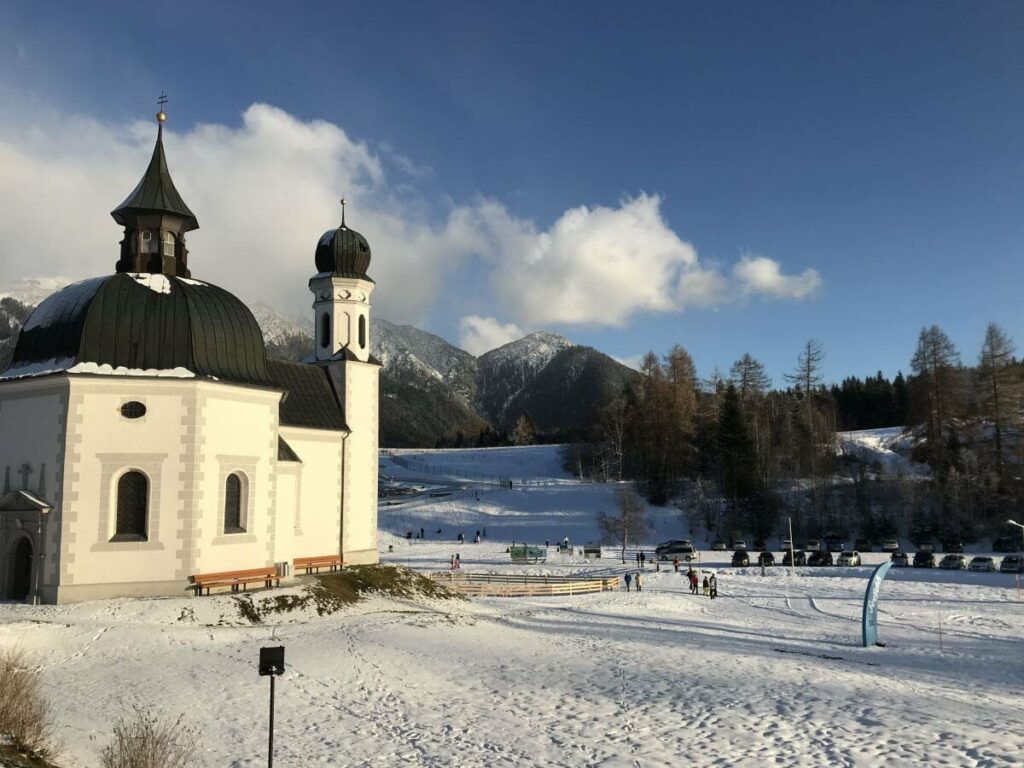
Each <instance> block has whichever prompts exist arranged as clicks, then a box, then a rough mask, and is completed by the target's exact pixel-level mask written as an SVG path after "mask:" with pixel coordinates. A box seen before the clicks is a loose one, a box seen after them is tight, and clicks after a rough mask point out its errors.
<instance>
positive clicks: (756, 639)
mask: <svg viewBox="0 0 1024 768" xmlns="http://www.w3.org/2000/svg"><path fill="white" fill-rule="evenodd" d="M546 450H548V451H549V453H548V454H547V458H545V453H544V450H540V449H525V451H523V452H519V453H517V452H516V451H508V450H507V449H506V459H507V461H504V462H503V461H502V460H501V459H500V458H496V457H498V456H500V454H498V453H489V452H482V451H464V452H454V451H452V452H445V457H447V458H442V457H438V456H436V455H434V456H430V457H425V458H428V463H429V464H430V466H436V464H437V463H438V462H439V461H443V462H448V463H449V464H450V465H451V466H450V467H449V469H450V470H451V471H452V472H451V473H450V474H452V475H454V474H455V473H456V470H457V471H458V472H462V473H468V472H472V471H476V469H475V468H477V467H479V466H480V465H481V464H484V463H487V464H489V465H490V468H491V469H492V470H494V472H495V474H502V475H511V476H513V477H515V476H516V475H515V473H514V472H513V471H512V469H513V468H514V465H515V463H516V462H518V466H520V467H524V468H525V469H523V474H522V475H521V477H522V479H524V480H526V479H528V478H532V479H534V480H536V481H537V482H536V483H534V484H533V485H532V486H529V487H527V489H526V490H517V489H516V488H515V483H514V484H513V490H512V491H508V490H504V491H498V490H495V491H482V492H480V501H479V502H477V499H476V493H477V492H478V491H477V490H472V491H469V492H466V491H460V493H461V494H462V495H461V496H459V497H457V498H455V499H453V498H452V497H430V496H429V495H425V496H424V497H423V498H418V499H414V500H411V501H409V502H408V503H409V504H410V505H411V506H410V508H409V509H406V510H404V511H403V510H402V509H401V508H399V507H395V508H387V512H385V508H382V515H381V525H382V528H385V529H387V530H391V531H395V530H404V527H405V526H407V525H408V526H412V525H413V523H414V521H416V520H420V521H422V522H423V526H424V527H427V523H428V522H430V525H436V527H435V528H434V530H435V531H436V529H437V527H440V528H442V530H443V531H444V532H445V533H444V535H445V536H446V538H445V539H444V540H436V539H432V538H428V539H427V540H413V541H411V542H410V541H407V540H405V539H404V538H402V537H396V536H394V535H392V534H389V533H386V532H385V533H383V534H382V539H381V544H382V549H383V554H382V559H383V560H384V561H385V562H388V561H390V562H401V563H405V564H409V565H411V566H413V567H415V568H419V569H424V570H427V569H437V568H440V567H442V566H445V565H446V564H447V560H448V557H449V556H450V555H451V554H452V553H453V552H455V551H459V552H460V553H461V555H462V559H463V561H464V563H465V565H464V570H483V571H515V570H518V569H519V568H521V567H520V566H512V565H511V564H509V563H508V555H507V554H506V553H505V547H506V545H507V541H508V540H510V539H511V538H512V537H513V535H514V534H521V533H522V532H523V531H529V532H530V533H529V536H528V538H531V539H533V540H536V539H537V537H538V536H540V538H544V536H543V535H541V534H543V533H544V532H546V531H550V536H548V538H550V539H552V540H554V539H556V538H560V537H561V535H570V536H571V537H573V538H574V540H575V541H580V542H582V541H584V540H586V539H587V538H590V537H591V534H592V533H593V522H592V519H593V512H594V508H595V506H596V505H600V504H606V505H608V504H610V503H611V493H612V491H611V489H610V488H608V487H606V486H596V485H585V484H578V483H575V482H573V481H571V479H569V478H567V477H566V476H565V475H564V474H562V473H560V471H558V470H557V463H556V462H555V461H554V458H553V453H551V452H550V449H546ZM530 451H533V453H530ZM457 454H462V455H457ZM478 454H484V455H483V456H477V457H474V455H478ZM384 464H385V465H388V464H390V461H389V460H384ZM404 473H405V474H406V475H407V477H411V476H412V472H411V470H404ZM394 474H402V473H399V472H397V471H396V472H395V473H394ZM545 479H547V480H551V481H558V482H552V483H551V484H550V485H548V484H544V483H543V482H541V481H543V480H545ZM456 480H457V478H455V477H454V476H451V477H447V478H444V479H443V483H447V484H448V485H449V487H456V488H458V487H461V486H460V484H459V483H458V482H456ZM396 482H399V480H397V479H396ZM404 482H407V483H408V484H409V485H416V482H415V481H414V480H411V479H407V480H406V481H404ZM443 483H442V485H439V486H437V487H444V485H443ZM609 508H610V507H609ZM392 513H393V514H394V515H405V516H406V517H405V518H403V519H402V520H400V521H398V522H396V524H395V525H392V524H391V523H390V522H389V515H391V514H392ZM451 515H461V516H462V517H461V519H459V520H458V521H455V520H452V521H450V522H443V521H444V520H445V518H446V517H447V516H451ZM391 522H395V519H393V518H392V519H391ZM484 525H486V527H487V530H488V539H487V540H485V542H484V543H482V544H479V545H477V544H472V543H466V544H464V545H461V546H460V545H458V544H456V543H454V542H453V541H452V536H453V535H454V533H455V532H457V530H462V529H465V530H466V532H467V534H475V531H476V528H477V527H478V526H480V527H483V526H484ZM662 525H663V526H664V529H663V531H662V535H664V536H669V535H680V534H684V533H685V532H684V531H682V530H681V529H679V530H672V529H671V526H672V525H676V526H677V527H679V526H681V525H682V522H681V518H680V517H679V516H678V515H674V516H670V515H668V514H667V513H666V515H665V516H664V520H663V521H662ZM417 529H418V527H417ZM563 530H565V531H568V532H569V533H568V534H563V533H562V531H563ZM517 538H518V539H519V540H522V538H523V536H522V535H517ZM389 546H390V547H393V549H394V551H393V552H392V553H388V551H387V550H388V547H389ZM883 557H884V555H882V554H880V553H876V554H874V555H871V556H869V558H870V561H871V562H879V561H881V559H882V558H883ZM703 566H704V567H705V568H707V569H710V570H715V571H717V573H718V577H719V580H720V593H721V598H720V599H719V600H715V601H710V600H708V599H706V598H704V597H696V596H692V595H690V594H689V592H688V590H687V589H686V587H685V586H684V584H683V579H682V577H681V576H680V575H677V574H674V573H672V572H671V569H668V570H667V571H662V572H660V573H655V572H653V570H652V569H651V568H650V567H649V568H648V569H647V570H648V577H647V581H646V584H645V587H644V591H643V592H642V593H640V594H637V593H628V594H627V593H624V592H616V593H603V594H596V595H587V596H576V597H571V598H566V597H561V598H508V599H500V598H485V599H476V600H473V601H447V602H429V603H424V602H413V601H407V600H394V599H385V598H373V599H371V600H368V601H366V602H364V603H361V604H359V605H357V606H354V607H352V608H350V609H347V610H345V611H343V612H341V613H338V614H335V615H333V616H329V617H324V618H317V617H315V616H310V615H292V616H287V617H285V618H283V619H282V622H281V623H280V624H278V625H276V626H269V625H262V626H251V625H248V624H247V623H246V622H244V621H243V620H242V619H241V618H240V617H239V615H238V613H237V610H236V608H235V605H234V603H233V601H232V599H231V598H230V597H228V596H214V597H207V598H197V599H167V600H117V601H105V602H96V603H86V604H79V605H72V606H45V607H36V608H33V607H30V606H23V605H10V604H8V605H0V645H9V644H17V645H19V646H21V647H23V648H25V649H27V650H29V651H31V652H32V653H33V654H35V655H36V657H37V659H38V661H39V663H40V665H41V666H42V668H43V674H44V679H45V681H46V683H47V687H48V690H49V691H50V693H51V697H52V700H53V706H54V710H55V714H56V716H57V720H58V722H59V732H60V735H61V737H62V739H63V740H64V743H65V745H66V751H65V760H64V763H65V764H67V765H68V766H93V765H95V764H96V762H95V755H96V751H97V749H98V748H99V747H100V746H102V745H103V744H104V743H105V741H106V739H107V737H108V732H109V723H110V721H111V720H112V719H113V718H114V717H115V716H116V715H117V714H119V713H121V712H122V711H124V710H125V709H126V708H127V707H128V706H129V705H130V704H132V703H140V704H145V705H151V706H153V707H155V708H156V709H158V710H160V711H163V712H167V713H171V714H174V715H177V714H178V713H181V712H185V713H186V715H187V717H188V718H189V719H190V720H192V721H194V722H197V723H199V724H200V725H201V726H202V730H203V733H204V735H203V749H204V752H203V760H202V764H203V765H204V766H211V767H212V766H217V767H218V768H222V767H223V766H257V765H263V764H264V761H265V759H266V758H265V741H266V706H267V687H268V686H267V681H266V680H265V679H263V678H259V677H258V676H257V674H256V659H257V654H258V649H259V647H260V646H261V645H268V644H278V643H280V644H283V645H285V646H286V648H287V666H288V671H287V673H286V674H285V675H284V676H283V677H282V678H281V679H280V680H279V682H278V686H277V711H276V724H277V727H276V737H275V743H276V746H277V755H276V760H277V764H278V765H281V766H315V765H336V766H370V765H374V766H376V765H380V766H391V765H399V764H401V765H422V766H448V765H458V766H505V765H507V766H513V765H515V766H523V765H564V766H599V765H600V766H662V765H668V764H672V765H675V764H687V765H722V766H726V765H750V766H754V765H757V766H760V765H764V764H772V765H794V766H795V765H799V766H816V765H840V766H877V765H881V764H882V763H888V762H890V761H891V762H892V763H893V764H897V765H929V766H936V765H949V766H1004V765H1005V766H1009V765H1021V764H1022V750H1024V736H1022V734H1024V707H1022V697H1021V691H1022V690H1024V654H1022V650H1024V600H1022V599H1021V596H1020V594H1019V593H1018V591H1017V589H1016V587H1015V582H1014V578H1013V577H1012V576H1009V575H1005V574H970V573H963V572H939V571H932V572H922V571H913V570H900V571H895V570H894V571H892V572H891V573H890V576H889V577H888V578H887V579H886V582H885V584H884V585H883V587H882V600H881V608H880V637H881V639H882V641H883V642H885V643H886V644H887V646H886V647H885V648H877V647H875V648H867V649H866V648H862V647H860V646H859V640H860V624H859V614H860V604H861V601H862V599H863V592H864V588H865V586H866V581H867V576H868V574H869V573H870V570H871V569H870V568H869V567H863V568H851V569H840V568H826V569H798V570H797V573H796V575H791V574H790V573H789V572H788V571H787V570H785V569H782V568H774V569H769V570H768V571H767V574H766V575H765V576H762V575H761V572H760V569H757V568H751V569H745V570H734V569H731V568H728V567H726V563H725V555H724V554H723V553H716V554H712V553H704V561H703ZM529 569H530V570H531V571H534V572H551V573H575V572H581V571H582V572H586V573H621V572H623V570H624V569H623V567H622V566H621V565H620V564H619V563H617V562H616V561H615V560H614V559H606V560H603V561H600V562H595V563H593V564H586V563H583V562H582V561H579V560H578V559H575V558H573V559H570V560H568V561H566V562H565V563H562V562H560V561H558V560H557V558H556V557H552V558H551V559H550V560H549V562H548V563H546V564H544V565H536V566H529ZM940 629H941V637H940Z"/></svg>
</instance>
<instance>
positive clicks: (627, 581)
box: [623, 573, 633, 592]
mask: <svg viewBox="0 0 1024 768" xmlns="http://www.w3.org/2000/svg"><path fill="white" fill-rule="evenodd" d="M623 578H624V579H625V580H626V591H627V592H629V585H630V584H631V583H632V581H633V575H632V574H629V573H627V574H626V575H625V576H623Z"/></svg>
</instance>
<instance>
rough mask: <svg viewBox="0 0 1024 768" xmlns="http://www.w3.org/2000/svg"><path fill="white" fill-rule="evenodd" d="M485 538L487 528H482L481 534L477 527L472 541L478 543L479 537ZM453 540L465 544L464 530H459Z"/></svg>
mask: <svg viewBox="0 0 1024 768" xmlns="http://www.w3.org/2000/svg"><path fill="white" fill-rule="evenodd" d="M420 530H423V529H422V528H421V529H420ZM438 533H440V531H438ZM486 538H487V529H486V528H484V529H483V534H481V533H480V529H477V532H476V538H475V539H473V543H474V544H479V543H480V540H481V539H486ZM455 540H456V541H458V542H459V544H465V543H466V534H465V532H463V531H459V533H458V535H457V536H456V537H455Z"/></svg>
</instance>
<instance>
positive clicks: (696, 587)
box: [686, 568, 718, 600]
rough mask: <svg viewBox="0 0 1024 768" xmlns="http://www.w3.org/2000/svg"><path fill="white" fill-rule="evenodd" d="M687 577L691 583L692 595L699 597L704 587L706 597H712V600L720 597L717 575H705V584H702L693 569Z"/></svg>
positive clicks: (688, 572)
mask: <svg viewBox="0 0 1024 768" xmlns="http://www.w3.org/2000/svg"><path fill="white" fill-rule="evenodd" d="M686 577H687V579H689V581H690V594H691V595H699V594H700V590H701V588H702V587H703V590H704V597H710V598H711V599H712V600H714V599H715V598H716V597H718V577H716V576H715V574H713V573H712V574H711V575H710V576H707V575H705V576H704V583H703V584H701V582H700V577H699V576H698V575H697V572H696V571H695V570H693V568H691V569H690V570H688V571H687V572H686Z"/></svg>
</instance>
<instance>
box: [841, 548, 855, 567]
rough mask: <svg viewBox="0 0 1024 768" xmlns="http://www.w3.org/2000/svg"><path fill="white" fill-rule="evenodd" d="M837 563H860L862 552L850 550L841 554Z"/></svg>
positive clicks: (842, 564)
mask: <svg viewBox="0 0 1024 768" xmlns="http://www.w3.org/2000/svg"><path fill="white" fill-rule="evenodd" d="M836 565H839V566H846V567H850V566H854V565H860V552H851V551H849V550H847V551H845V552H843V553H842V554H841V555H839V559H838V560H837V561H836Z"/></svg>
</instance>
